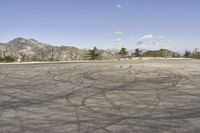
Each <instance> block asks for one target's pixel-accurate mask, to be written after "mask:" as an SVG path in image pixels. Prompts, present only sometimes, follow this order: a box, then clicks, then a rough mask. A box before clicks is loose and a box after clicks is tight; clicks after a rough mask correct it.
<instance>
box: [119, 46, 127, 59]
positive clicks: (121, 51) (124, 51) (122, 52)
mask: <svg viewBox="0 0 200 133" xmlns="http://www.w3.org/2000/svg"><path fill="white" fill-rule="evenodd" d="M127 54H128V51H126V48H121V50H120V51H119V55H121V56H122V57H125V56H127Z"/></svg>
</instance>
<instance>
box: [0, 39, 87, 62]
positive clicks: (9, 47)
mask: <svg viewBox="0 0 200 133" xmlns="http://www.w3.org/2000/svg"><path fill="white" fill-rule="evenodd" d="M85 52H86V51H85V50H81V49H78V48H75V47H69V46H61V47H57V46H53V45H50V44H46V43H42V42H39V41H37V40H34V39H24V38H21V37H19V38H16V39H14V40H11V41H9V42H7V43H0V57H3V56H11V57H12V58H14V59H15V60H21V61H48V60H49V59H51V58H52V57H53V59H51V60H60V61H67V60H82V59H83V57H84V56H83V54H84V53H85Z"/></svg>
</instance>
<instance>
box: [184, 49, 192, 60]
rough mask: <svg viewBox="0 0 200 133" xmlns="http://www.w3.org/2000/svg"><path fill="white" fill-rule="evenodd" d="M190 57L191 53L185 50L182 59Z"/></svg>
mask: <svg viewBox="0 0 200 133" xmlns="http://www.w3.org/2000/svg"><path fill="white" fill-rule="evenodd" d="M190 55H191V52H190V51H187V50H186V51H185V54H184V57H186V58H188V57H190Z"/></svg>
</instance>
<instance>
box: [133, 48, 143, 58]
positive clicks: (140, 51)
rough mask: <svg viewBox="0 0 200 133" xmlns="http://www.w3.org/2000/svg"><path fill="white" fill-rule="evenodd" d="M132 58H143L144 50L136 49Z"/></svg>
mask: <svg viewBox="0 0 200 133" xmlns="http://www.w3.org/2000/svg"><path fill="white" fill-rule="evenodd" d="M132 56H135V57H140V56H142V50H140V49H139V48H136V49H135V52H134V53H132Z"/></svg>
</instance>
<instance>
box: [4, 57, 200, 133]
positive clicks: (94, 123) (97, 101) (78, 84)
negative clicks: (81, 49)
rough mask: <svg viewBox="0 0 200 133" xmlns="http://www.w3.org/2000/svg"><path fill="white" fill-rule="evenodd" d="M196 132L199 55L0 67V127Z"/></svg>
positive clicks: (88, 132)
mask: <svg viewBox="0 0 200 133" xmlns="http://www.w3.org/2000/svg"><path fill="white" fill-rule="evenodd" d="M197 132H200V61H199V60H170V59H169V60H140V61H139V60H138V61H113V62H104V63H103V62H99V63H98V62H95V63H91V62H90V63H58V64H21V65H20V64H18V65H17V64H10V65H8V64H7V65H6V64H1V65H0V133H197Z"/></svg>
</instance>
